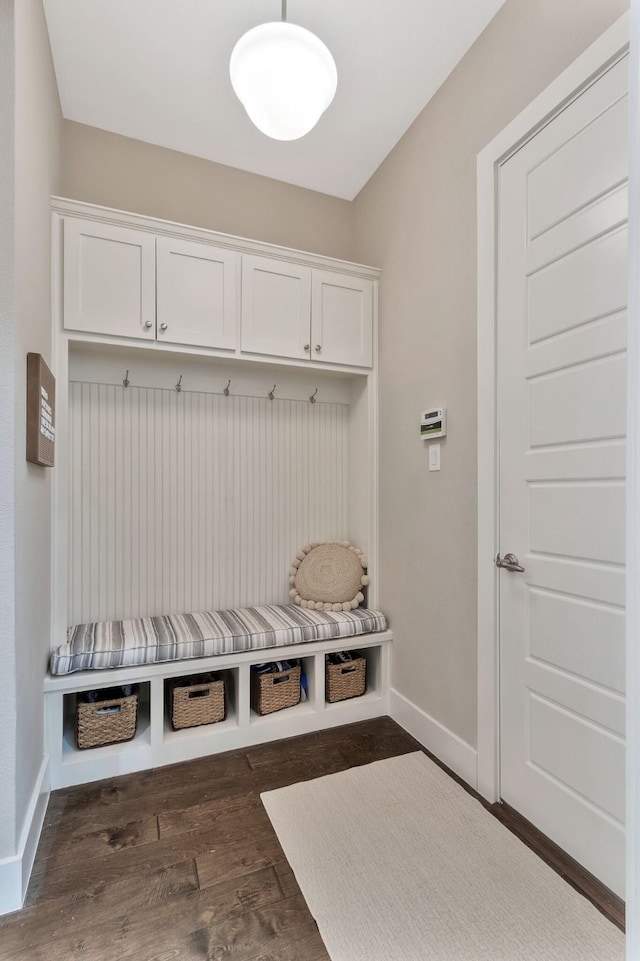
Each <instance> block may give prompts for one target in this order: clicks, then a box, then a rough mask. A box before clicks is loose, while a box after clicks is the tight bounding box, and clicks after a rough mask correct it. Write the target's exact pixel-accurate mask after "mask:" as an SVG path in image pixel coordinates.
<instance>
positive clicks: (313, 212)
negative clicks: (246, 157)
mask: <svg viewBox="0 0 640 961" xmlns="http://www.w3.org/2000/svg"><path fill="white" fill-rule="evenodd" d="M62 192H63V194H64V195H65V196H66V197H72V198H73V199H74V200H84V201H86V202H88V203H95V204H103V205H104V206H106V207H115V208H116V209H119V210H131V211H134V212H135V213H141V214H147V215H148V216H151V217H161V218H164V219H166V220H173V221H177V222H178V223H185V224H193V225H195V226H198V227H207V228H209V229H211V230H219V231H221V232H222V233H228V234H236V235H237V236H240V237H250V238H252V239H254V240H262V241H265V242H267V243H273V244H282V245H284V246H285V247H294V248H296V249H299V250H312V251H315V252H317V253H321V254H326V255H327V256H331V257H341V258H345V259H347V260H351V259H352V258H353V241H354V221H353V205H352V204H351V203H350V202H349V201H347V200H339V199H338V198H336V197H329V196H327V195H326V194H321V193H317V192H316V191H313V190H305V189H304V188H302V187H294V186H291V185H290V184H285V183H281V182H280V181H277V180H271V179H269V178H268V177H259V176H256V174H251V173H246V172H245V171H242V170H236V169H234V168H233V167H226V166H224V165H222V164H216V163H211V162H210V161H208V160H201V159H199V158H198V157H191V156H189V155H188V154H183V153H178V152H177V151H175V150H167V149H165V148H164V147H155V146H153V145H152V144H147V143H143V142H142V141H140V140H131V139H129V138H128V137H121V136H120V135H119V134H114V133H108V132H107V131H104V130H98V129H97V128H96V127H87V126H85V125H84V124H78V123H73V122H72V121H69V120H65V121H64V139H63V181H62Z"/></svg>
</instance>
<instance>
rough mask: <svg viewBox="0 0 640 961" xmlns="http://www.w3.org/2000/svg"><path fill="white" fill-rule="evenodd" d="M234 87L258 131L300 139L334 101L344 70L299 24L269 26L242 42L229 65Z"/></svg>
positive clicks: (243, 37) (280, 138)
mask: <svg viewBox="0 0 640 961" xmlns="http://www.w3.org/2000/svg"><path fill="white" fill-rule="evenodd" d="M229 73H230V74H231V84H232V86H233V89H234V90H235V92H236V95H237V97H238V99H239V100H240V102H241V103H242V105H243V107H244V109H245V110H246V111H247V113H248V114H249V117H250V119H251V120H252V121H253V123H254V124H255V125H256V127H257V128H258V130H261V131H262V133H264V134H266V135H267V137H272V138H273V139H274V140H297V139H298V138H299V137H304V135H305V134H307V133H309V131H310V130H312V129H313V127H315V125H316V124H317V122H318V120H319V119H320V117H321V116H322V114H323V113H324V111H325V110H326V109H327V107H328V106H329V104H330V103H331V101H332V100H333V98H334V96H335V92H336V87H337V85H338V71H337V70H336V65H335V61H334V59H333V57H332V56H331V53H330V52H329V50H328V48H327V47H326V46H325V45H324V43H323V42H322V40H320V39H318V37H316V35H315V34H314V33H311V31H309V30H305V29H304V27H298V26H297V25H296V24H293V23H287V22H282V23H263V24H260V26H258V27H254V28H253V29H252V30H249V31H248V32H247V33H245V34H244V36H242V37H240V39H239V40H238V42H237V44H236V45H235V47H234V48H233V53H232V54H231V62H230V64H229Z"/></svg>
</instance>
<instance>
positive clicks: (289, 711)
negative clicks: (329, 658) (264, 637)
mask: <svg viewBox="0 0 640 961" xmlns="http://www.w3.org/2000/svg"><path fill="white" fill-rule="evenodd" d="M283 660H289V661H291V660H295V661H299V662H300V667H301V676H300V682H301V687H303V678H304V684H305V685H306V697H305V698H304V700H303V698H302V697H301V698H300V701H299V703H298V704H295V705H293V706H292V707H285V708H282V709H281V710H279V711H273V712H272V713H271V714H259V713H258V712H257V711H256V710H254V708H253V705H251V708H250V722H251V724H268V723H269V722H270V721H277V720H278V719H280V720H282V719H283V718H284V719H285V720H286V718H289V719H292V718H294V717H299V716H300V715H303V714H313V713H314V711H316V710H317V704H316V696H315V690H316V659H315V657H313V656H312V657H298V658H293V659H291V658H286V657H284V658H283ZM254 663H256V664H258V663H268V662H267V661H266V660H264V659H263V660H262V661H255V662H254Z"/></svg>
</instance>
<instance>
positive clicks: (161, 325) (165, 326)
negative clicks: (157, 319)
mask: <svg viewBox="0 0 640 961" xmlns="http://www.w3.org/2000/svg"><path fill="white" fill-rule="evenodd" d="M167 326H168V325H167V324H160V330H166V329H167Z"/></svg>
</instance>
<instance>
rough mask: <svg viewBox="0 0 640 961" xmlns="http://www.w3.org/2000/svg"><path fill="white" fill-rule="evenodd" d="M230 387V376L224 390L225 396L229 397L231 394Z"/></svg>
mask: <svg viewBox="0 0 640 961" xmlns="http://www.w3.org/2000/svg"><path fill="white" fill-rule="evenodd" d="M230 387H231V378H229V380H228V381H227V386H226V387H225V389H224V390H223V391H222V393H223V394H224V396H225V397H228V396H229V388H230Z"/></svg>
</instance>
